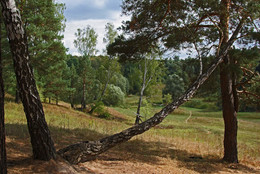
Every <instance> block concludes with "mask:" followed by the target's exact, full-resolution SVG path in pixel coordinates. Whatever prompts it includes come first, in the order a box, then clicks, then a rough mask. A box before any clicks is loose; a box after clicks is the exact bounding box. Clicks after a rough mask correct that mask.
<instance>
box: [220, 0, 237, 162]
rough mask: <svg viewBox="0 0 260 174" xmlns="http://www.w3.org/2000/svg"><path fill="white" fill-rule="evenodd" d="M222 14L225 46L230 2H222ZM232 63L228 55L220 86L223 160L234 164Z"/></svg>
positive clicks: (235, 147)
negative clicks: (223, 131) (223, 125)
mask: <svg viewBox="0 0 260 174" xmlns="http://www.w3.org/2000/svg"><path fill="white" fill-rule="evenodd" d="M221 5H222V14H221V15H220V28H221V29H222V33H223V36H222V37H223V40H222V45H225V44H226V43H227V42H228V39H229V8H230V0H222V1H221ZM231 64H232V61H231V60H230V57H229V55H228V54H227V55H226V56H225V57H224V61H223V63H222V64H221V65H220V86H221V97H222V110H223V119H224V124H225V133H224V157H223V160H224V161H227V162H232V163H238V157H237V111H236V106H235V105H236V103H237V102H236V101H235V98H234V97H235V96H234V94H235V93H236V91H234V90H235V89H234V88H233V86H234V84H233V82H234V81H233V78H232V72H231V69H230V65H231Z"/></svg>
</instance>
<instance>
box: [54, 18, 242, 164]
mask: <svg viewBox="0 0 260 174" xmlns="http://www.w3.org/2000/svg"><path fill="white" fill-rule="evenodd" d="M243 23H244V20H242V21H241V23H240V24H239V25H238V27H237V28H236V30H235V32H234V34H233V36H232V37H231V38H230V40H229V42H228V43H227V44H225V46H224V47H223V49H222V52H221V54H220V55H219V56H217V57H216V59H215V60H214V61H213V62H212V64H211V66H210V67H209V68H208V69H207V70H206V71H205V72H204V73H203V74H202V75H201V76H200V77H199V78H198V79H197V80H196V81H195V82H194V83H193V85H192V86H191V87H190V88H189V89H188V90H187V91H186V92H185V93H184V94H183V95H182V96H181V97H180V98H179V99H178V100H176V101H173V102H172V103H170V104H168V105H167V106H166V107H164V108H163V109H162V110H161V111H160V112H158V113H156V114H155V115H154V116H153V117H151V118H150V119H148V120H146V121H145V122H143V123H141V124H138V125H135V126H133V127H131V128H128V129H126V130H124V131H122V132H120V133H117V134H114V135H111V136H108V137H105V138H102V139H100V140H98V141H84V142H79V143H76V144H73V145H70V146H68V147H65V148H63V149H60V150H59V151H58V154H59V155H61V156H62V157H63V158H64V159H66V160H67V161H69V162H70V163H73V164H77V163H80V162H85V161H89V160H93V159H95V158H96V156H97V155H99V154H101V153H103V152H105V151H107V150H108V149H110V148H112V147H114V146H116V145H117V144H119V143H123V142H126V141H128V140H130V139H131V138H132V137H133V136H135V135H139V134H142V133H143V132H145V131H147V130H149V129H150V128H152V127H154V126H156V125H158V124H159V123H161V122H162V121H163V119H164V118H165V117H166V116H167V115H168V114H169V113H171V112H172V111H174V110H175V109H176V108H178V107H179V106H180V105H181V104H183V103H184V102H186V101H188V100H189V99H190V98H191V97H192V96H193V95H194V93H195V92H196V91H197V89H198V88H199V87H200V86H201V85H202V84H203V83H204V82H205V81H206V80H207V79H208V78H209V76H210V74H211V73H212V72H213V71H214V70H215V69H216V67H217V66H218V65H219V64H220V63H221V62H222V61H223V57H224V56H225V55H226V54H227V52H228V50H229V48H230V47H231V45H232V44H233V43H234V41H235V39H236V37H237V35H238V33H239V31H240V30H241V28H242V25H243Z"/></svg>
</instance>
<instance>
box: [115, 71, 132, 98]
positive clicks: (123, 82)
mask: <svg viewBox="0 0 260 174" xmlns="http://www.w3.org/2000/svg"><path fill="white" fill-rule="evenodd" d="M111 84H113V85H115V86H118V87H119V88H120V89H121V91H122V92H123V93H125V94H127V93H128V91H129V82H128V80H127V78H125V77H124V76H123V75H122V74H120V73H116V74H115V75H114V76H113V77H112V79H111Z"/></svg>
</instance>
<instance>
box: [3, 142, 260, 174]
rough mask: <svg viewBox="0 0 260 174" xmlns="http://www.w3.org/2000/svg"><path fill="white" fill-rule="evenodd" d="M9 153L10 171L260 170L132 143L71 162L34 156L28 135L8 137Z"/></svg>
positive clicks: (157, 173)
mask: <svg viewBox="0 0 260 174" xmlns="http://www.w3.org/2000/svg"><path fill="white" fill-rule="evenodd" d="M122 149H123V150H122ZM127 149H128V150H127ZM149 153H150V154H149ZM167 153H168V154H167ZM7 154H8V173H11V174H31V173H44V174H63V173H64V174H65V173H71V174H75V173H82V174H83V173H91V174H121V173H125V174H182V173H183V174H193V173H210V174H211V173H212V174H213V173H220V174H226V173H238V174H244V173H259V174H260V168H259V166H260V165H257V166H249V165H244V164H243V163H242V164H225V163H222V162H221V161H220V160H217V159H216V158H215V157H210V156H207V157H200V156H196V155H193V154H189V153H187V152H186V151H183V150H176V149H170V148H169V150H167V151H166V152H165V154H163V155H161V156H156V155H153V152H152V151H151V152H149V150H147V151H146V152H145V153H143V154H139V153H134V149H131V143H130V144H126V145H123V147H119V148H114V149H111V150H110V151H108V152H107V153H104V154H102V155H100V156H99V157H98V158H97V159H96V160H94V161H90V162H85V163H81V164H78V165H70V164H69V163H67V162H66V161H64V160H63V159H61V158H59V157H58V158H57V160H55V161H54V160H51V161H49V162H44V161H38V160H33V159H32V157H31V147H30V143H29V139H23V140H17V139H12V138H10V137H7Z"/></svg>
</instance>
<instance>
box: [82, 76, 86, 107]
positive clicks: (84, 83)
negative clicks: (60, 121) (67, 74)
mask: <svg viewBox="0 0 260 174" xmlns="http://www.w3.org/2000/svg"><path fill="white" fill-rule="evenodd" d="M82 95H83V96H82V102H81V109H82V110H84V109H86V79H83V92H82Z"/></svg>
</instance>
